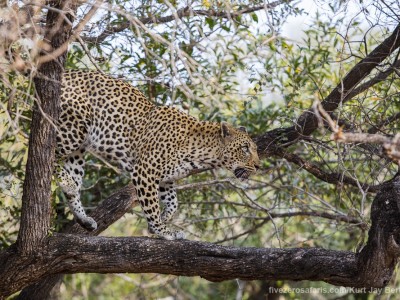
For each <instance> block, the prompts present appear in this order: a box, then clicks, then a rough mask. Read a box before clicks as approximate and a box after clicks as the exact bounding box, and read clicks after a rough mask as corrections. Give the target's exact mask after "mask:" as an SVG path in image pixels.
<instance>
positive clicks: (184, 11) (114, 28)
mask: <svg viewBox="0 0 400 300" xmlns="http://www.w3.org/2000/svg"><path fill="white" fill-rule="evenodd" d="M292 1H293V0H290V1H282V0H279V1H275V2H272V3H269V4H263V5H258V6H254V7H246V8H244V9H242V10H239V11H230V12H227V11H215V10H213V9H209V10H203V9H191V8H190V7H184V8H181V9H178V10H177V11H176V13H175V14H171V15H168V16H165V17H158V18H157V17H147V18H138V21H139V22H140V23H142V24H145V25H146V24H163V23H169V22H172V21H174V20H179V19H181V18H184V17H194V16H205V17H218V18H223V19H228V18H229V19H231V18H235V17H238V16H240V15H243V14H248V13H252V12H256V11H259V10H262V9H265V10H268V9H273V8H275V7H277V6H279V5H281V4H283V3H289V2H292ZM131 24H132V22H130V21H126V22H123V23H120V24H118V25H110V26H108V27H107V28H106V29H104V31H103V32H102V33H100V34H99V35H98V36H95V37H91V36H82V40H83V41H85V42H88V43H100V42H102V41H104V40H105V39H106V38H108V37H109V36H111V35H113V34H115V33H119V32H121V31H124V30H125V29H128V28H129V27H130V26H131Z"/></svg>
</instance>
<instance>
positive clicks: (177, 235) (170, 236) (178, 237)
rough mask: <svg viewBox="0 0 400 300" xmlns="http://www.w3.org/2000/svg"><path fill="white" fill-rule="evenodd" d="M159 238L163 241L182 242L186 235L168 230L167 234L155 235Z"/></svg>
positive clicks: (178, 231)
mask: <svg viewBox="0 0 400 300" xmlns="http://www.w3.org/2000/svg"><path fill="white" fill-rule="evenodd" d="M157 235H158V236H159V237H160V238H162V239H165V240H169V241H172V240H184V239H185V237H186V234H185V233H184V232H183V231H181V230H176V231H175V230H174V231H172V230H168V232H165V233H159V234H157Z"/></svg>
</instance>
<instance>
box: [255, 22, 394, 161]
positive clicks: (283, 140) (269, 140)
mask: <svg viewBox="0 0 400 300" xmlns="http://www.w3.org/2000/svg"><path fill="white" fill-rule="evenodd" d="M399 46H400V24H399V25H398V26H397V27H396V28H395V29H394V31H393V33H392V34H391V35H390V36H389V37H388V38H387V39H385V40H384V41H383V42H382V43H381V44H380V45H379V46H377V47H376V48H375V49H374V50H373V51H372V52H371V53H370V54H368V55H367V56H366V57H365V58H363V59H362V60H360V61H359V62H358V63H357V64H356V65H355V66H354V67H353V68H352V69H351V70H350V71H349V72H348V73H347V75H346V76H345V77H344V78H343V80H342V81H341V82H340V83H339V84H338V85H337V86H336V87H335V89H334V90H333V91H332V92H331V93H330V94H329V95H328V96H327V97H326V98H325V99H324V100H323V101H322V102H321V105H322V108H323V109H324V110H325V111H327V113H331V112H333V111H334V110H335V109H337V108H338V106H339V104H340V103H345V102H346V101H348V100H350V99H351V97H352V96H354V94H353V92H354V91H355V89H356V87H357V85H358V84H359V83H360V82H361V80H362V79H364V78H365V77H366V76H367V75H368V74H370V73H371V71H372V70H373V69H375V68H376V67H377V66H378V65H379V64H380V63H381V62H382V61H384V60H385V59H386V58H387V57H388V56H390V55H391V54H392V53H393V52H394V51H395V50H396V49H397V48H399ZM382 76H383V75H382ZM371 86H372V85H371ZM360 88H362V86H361V87H360ZM317 128H318V119H317V116H316V115H315V114H314V112H313V111H312V109H310V110H308V111H306V112H304V113H303V114H302V115H300V117H299V118H298V119H297V122H296V125H294V126H291V127H289V128H278V129H274V130H271V131H269V132H266V133H265V134H262V135H260V136H257V137H256V143H257V145H258V149H259V154H260V155H261V156H270V155H271V154H273V152H274V151H273V148H274V145H276V144H278V145H282V146H286V145H289V144H291V143H293V142H294V141H296V140H297V139H299V138H301V136H308V135H310V134H312V133H313V132H314V130H316V129H317ZM271 148H272V151H271V150H270V149H271ZM271 152H272V153H271Z"/></svg>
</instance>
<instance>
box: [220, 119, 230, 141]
mask: <svg viewBox="0 0 400 300" xmlns="http://www.w3.org/2000/svg"><path fill="white" fill-rule="evenodd" d="M231 134H232V133H231V130H230V128H229V125H228V123H226V122H221V136H222V138H223V139H226V138H227V137H230V136H231Z"/></svg>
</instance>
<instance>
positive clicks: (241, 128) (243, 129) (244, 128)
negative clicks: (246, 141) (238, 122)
mask: <svg viewBox="0 0 400 300" xmlns="http://www.w3.org/2000/svg"><path fill="white" fill-rule="evenodd" d="M238 129H239V130H240V131H243V132H245V133H247V129H246V127H244V126H240V127H239V128H238Z"/></svg>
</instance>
